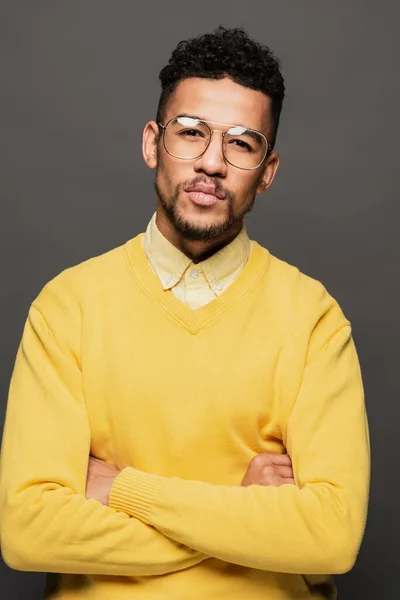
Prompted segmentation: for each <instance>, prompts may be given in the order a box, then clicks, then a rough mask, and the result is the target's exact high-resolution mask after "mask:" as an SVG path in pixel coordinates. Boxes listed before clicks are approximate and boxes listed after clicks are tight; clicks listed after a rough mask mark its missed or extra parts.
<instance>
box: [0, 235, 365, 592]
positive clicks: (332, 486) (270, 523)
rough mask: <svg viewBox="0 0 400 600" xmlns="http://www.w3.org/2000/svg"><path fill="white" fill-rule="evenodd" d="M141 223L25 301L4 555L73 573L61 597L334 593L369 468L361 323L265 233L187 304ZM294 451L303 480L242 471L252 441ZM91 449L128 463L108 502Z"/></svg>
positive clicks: (254, 449) (3, 483)
mask: <svg viewBox="0 0 400 600" xmlns="http://www.w3.org/2000/svg"><path fill="white" fill-rule="evenodd" d="M142 238H143V236H142V235H139V236H137V237H136V238H134V239H133V240H130V241H129V242H128V243H127V244H126V245H124V246H122V247H120V248H117V249H115V250H112V251H111V252H108V253H106V254H104V255H102V256H100V257H96V258H94V259H91V260H89V261H86V262H85V263H82V264H80V265H78V266H77V267H74V268H71V269H68V270H66V271H64V272H63V273H61V274H60V275H59V276H57V277H56V278H55V279H54V280H52V281H51V282H50V283H49V284H47V285H46V286H45V288H44V289H43V290H42V292H41V293H40V295H39V297H38V298H37V299H36V300H35V301H34V303H33V305H32V307H31V309H30V312H29V317H28V320H27V323H26V326H25V330H24V334H23V339H22V342H21V346H20V348H19V351H18V356H17V361H16V365H15V369H14V373H13V377H12V381H11V387H10V395H9V404H8V408H7V414H6V423H5V429H4V437H3V445H2V453H1V479H0V518H1V522H0V535H1V545H2V552H3V557H4V559H5V561H6V563H8V564H9V565H10V566H11V567H13V568H15V569H22V570H27V571H47V572H51V573H59V574H61V575H59V576H57V577H55V578H49V583H51V586H50V585H49V588H48V592H47V595H48V597H51V598H58V599H63V600H67V599H68V600H78V599H88V598H90V599H91V600H125V599H128V598H129V599H130V600H132V599H134V598H138V599H140V600H141V599H143V598H146V599H149V600H156V599H157V600H159V599H161V598H162V599H163V600H168V599H171V600H189V599H190V600H200V599H201V600H210V599H212V598H215V599H218V600H225V599H226V600H239V599H240V600H243V599H246V600H259V599H260V600H261V599H263V600H265V598H268V600H278V599H279V600H286V599H292V598H293V599H294V598H296V599H299V598H311V597H312V598H314V599H315V598H335V597H336V596H335V588H334V584H333V581H332V578H331V577H330V574H334V573H342V572H345V571H347V570H348V569H350V568H351V567H352V565H353V563H354V561H355V558H356V555H357V552H358V548H359V544H360V541H361V538H362V534H363V530H364V525H365V518H366V507H367V495H368V483H369V445H368V429H367V421H366V416H365V408H364V400H363V388H362V381H361V376H360V370H359V363H358V359H357V354H356V350H355V347H354V344H353V341H352V337H351V329H350V325H349V322H348V321H347V320H346V318H345V317H344V316H343V313H342V311H341V310H340V308H339V306H338V305H337V303H336V302H335V301H334V300H333V299H332V297H331V296H330V295H329V294H328V293H327V292H326V290H325V289H324V287H323V286H322V285H321V284H320V283H318V282H316V281H315V280H313V279H311V278H309V277H307V276H305V275H303V274H301V273H300V272H299V271H298V270H297V269H296V268H294V267H292V266H290V265H288V264H287V263H285V262H283V261H281V260H279V259H277V258H275V257H273V256H272V255H270V254H269V253H268V251H267V250H265V249H264V248H262V247H261V246H260V245H258V244H257V243H255V242H253V246H252V251H251V253H250V256H249V259H248V261H247V263H246V265H245V267H244V269H243V270H242V271H241V273H240V275H239V276H238V277H237V279H236V280H235V282H234V283H233V284H232V285H231V286H230V287H229V288H228V289H227V290H226V292H224V293H223V294H221V295H220V296H218V297H217V298H216V299H215V300H213V301H212V302H210V303H209V304H207V305H206V306H204V307H202V308H200V309H198V310H192V309H190V308H189V307H187V306H185V305H184V304H182V303H181V302H180V301H179V300H178V299H177V298H175V296H174V295H173V294H172V293H171V292H170V291H168V292H165V291H164V290H163V289H162V286H161V283H160V281H159V280H158V278H157V276H156V275H155V273H154V272H153V270H152V268H151V266H150V264H149V262H148V260H147V259H146V255H145V252H144V248H143V244H142ZM285 451H287V452H288V453H289V455H290V456H291V458H292V462H293V468H294V473H295V479H296V484H297V485H284V486H281V487H264V486H256V485H255V486H250V487H241V486H240V481H241V479H242V477H243V474H244V472H245V471H246V468H247V466H248V464H249V462H250V460H251V459H252V458H253V457H254V456H255V455H256V454H258V453H261V452H275V453H283V452H285ZM89 453H91V454H92V455H94V456H96V457H98V458H101V459H103V460H106V461H108V462H109V463H111V464H113V465H115V466H116V467H118V468H119V469H121V474H120V475H119V476H118V477H117V479H116V481H115V484H114V486H113V489H112V494H111V499H110V507H106V506H103V505H102V504H100V503H98V502H97V501H96V500H93V499H90V500H87V499H86V498H85V484H86V474H87V466H88V456H89ZM129 515H132V516H129ZM50 587H52V588H53V590H54V591H53V592H50Z"/></svg>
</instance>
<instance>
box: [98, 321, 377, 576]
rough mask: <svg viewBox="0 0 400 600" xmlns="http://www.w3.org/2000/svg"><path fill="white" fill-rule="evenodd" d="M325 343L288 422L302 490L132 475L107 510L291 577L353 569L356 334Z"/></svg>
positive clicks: (360, 475) (359, 526)
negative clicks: (125, 513)
mask: <svg viewBox="0 0 400 600" xmlns="http://www.w3.org/2000/svg"><path fill="white" fill-rule="evenodd" d="M347 323H348V322H347ZM324 342H325V343H323V344H320V347H319V348H318V351H316V352H313V353H312V356H310V358H309V360H308V362H307V364H306V366H305V369H304V374H303V379H302V384H301V387H300V390H299V393H298V395H297V398H296V401H295V403H294V406H293V408H292V409H291V413H290V416H289V418H288V422H287V439H286V447H287V451H288V454H289V455H290V456H291V458H292V463H293V469H294V473H295V479H296V484H297V485H288V484H287V485H283V486H281V487H264V486H259V485H253V486H249V487H240V486H236V487H235V486H232V487H230V486H219V485H213V484H208V483H203V482H197V481H188V480H182V479H178V478H164V477H161V476H157V475H152V474H148V473H144V472H141V471H137V470H135V469H134V468H132V467H127V468H126V469H124V470H123V471H121V473H120V474H119V475H118V477H117V478H116V480H115V482H114V485H113V488H112V491H111V496H110V506H113V507H114V508H115V509H118V510H122V511H126V512H127V513H129V514H131V515H134V516H136V517H137V518H138V519H141V520H142V521H143V522H144V523H148V524H150V525H153V526H154V527H155V528H157V529H158V530H159V531H160V532H162V533H164V534H165V535H167V536H168V537H170V538H172V539H174V540H176V541H179V542H181V543H183V544H185V545H188V546H190V547H192V548H195V549H196V550H198V551H200V552H204V553H206V554H208V555H210V556H213V557H216V558H219V559H222V560H224V561H227V562H231V563H236V564H239V565H244V566H247V567H253V568H256V569H262V570H269V571H280V572H286V573H302V574H328V573H331V574H334V573H344V572H346V571H348V570H350V569H351V568H352V566H353V564H354V562H355V560H356V557H357V553H358V550H359V546H360V543H361V539H362V536H363V532H364V527H365V521H366V513H367V500H368V489H369V436H368V427H367V418H366V413H365V407H364V394H363V385H362V379H361V373H360V369H359V362H358V358H357V353H356V350H355V346H354V343H353V339H352V336H351V329H350V326H349V325H348V324H347V325H345V326H343V327H341V328H340V329H339V331H337V332H336V333H333V334H332V335H331V336H330V338H329V339H328V340H326V339H325V340H324Z"/></svg>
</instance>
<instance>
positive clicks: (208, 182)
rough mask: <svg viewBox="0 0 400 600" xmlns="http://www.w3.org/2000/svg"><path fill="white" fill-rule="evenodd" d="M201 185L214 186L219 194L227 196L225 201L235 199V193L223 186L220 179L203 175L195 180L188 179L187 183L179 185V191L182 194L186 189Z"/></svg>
mask: <svg viewBox="0 0 400 600" xmlns="http://www.w3.org/2000/svg"><path fill="white" fill-rule="evenodd" d="M199 183H204V184H206V185H212V186H214V188H215V191H216V192H217V193H218V194H221V195H223V196H225V200H226V199H228V200H232V199H233V193H232V192H231V191H230V190H228V189H227V188H226V187H224V186H223V185H222V183H221V180H220V179H218V177H208V178H207V177H204V176H202V175H199V176H198V177H195V178H194V179H187V180H186V181H183V182H182V183H180V184H179V185H178V191H179V192H181V191H182V190H184V189H185V188H187V187H192V186H195V185H197V184H199Z"/></svg>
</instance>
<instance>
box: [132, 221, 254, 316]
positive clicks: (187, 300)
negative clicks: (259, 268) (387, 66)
mask: <svg viewBox="0 0 400 600" xmlns="http://www.w3.org/2000/svg"><path fill="white" fill-rule="evenodd" d="M143 244H144V249H145V252H146V256H147V259H148V261H149V263H150V264H151V266H152V268H153V270H154V272H155V273H156V275H157V277H158V278H159V279H160V281H161V284H162V286H163V289H164V290H172V293H173V294H174V295H175V296H176V297H177V298H178V300H180V301H181V302H183V303H184V304H186V305H188V306H189V307H190V308H193V309H197V308H200V307H202V306H205V305H206V304H208V303H209V302H211V300H214V298H216V297H217V296H219V295H220V294H222V293H223V292H224V291H225V290H226V289H227V288H228V287H229V286H230V285H231V283H233V282H234V281H235V279H236V277H237V276H238V275H239V273H240V272H241V270H242V269H243V267H244V265H245V264H246V262H247V259H248V257H249V254H250V250H251V246H252V244H251V240H250V239H249V237H248V235H247V231H246V228H245V226H244V225H243V227H242V229H241V231H240V233H239V234H238V235H237V236H236V237H235V239H234V240H232V242H230V244H227V245H226V246H224V248H221V250H218V252H216V253H215V254H213V255H212V256H210V258H207V259H206V260H203V261H201V262H199V263H197V264H194V263H193V262H192V260H191V259H190V258H189V257H187V256H186V254H184V253H183V252H181V251H180V250H178V248H176V247H175V246H174V245H173V244H171V242H169V241H168V240H167V239H166V238H165V237H164V236H163V235H162V233H161V232H160V230H159V229H158V227H157V224H156V213H154V215H153V216H152V218H151V220H150V223H149V224H148V226H147V229H146V232H145V234H144V236H143Z"/></svg>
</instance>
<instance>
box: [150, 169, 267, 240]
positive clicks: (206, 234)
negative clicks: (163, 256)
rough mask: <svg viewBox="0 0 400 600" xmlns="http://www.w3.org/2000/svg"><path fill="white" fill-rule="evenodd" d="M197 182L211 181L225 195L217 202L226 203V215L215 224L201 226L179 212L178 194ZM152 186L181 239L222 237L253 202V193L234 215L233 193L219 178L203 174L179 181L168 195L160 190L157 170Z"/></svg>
mask: <svg viewBox="0 0 400 600" xmlns="http://www.w3.org/2000/svg"><path fill="white" fill-rule="evenodd" d="M198 183H208V184H210V183H212V184H213V185H214V186H215V190H216V192H220V193H222V194H224V195H225V198H224V199H223V200H219V202H225V203H226V216H225V219H224V220H223V221H222V222H219V223H218V224H215V225H213V224H211V225H203V226H201V225H196V224H195V223H192V222H190V221H188V220H187V219H185V218H184V217H183V216H182V215H181V214H180V212H179V207H178V198H179V194H180V193H181V192H183V191H184V189H185V188H187V187H189V186H193V185H196V184H198ZM154 187H155V190H156V193H157V196H158V199H159V201H160V204H161V206H162V209H163V211H164V213H165V216H166V217H167V219H168V221H169V222H170V223H171V225H172V226H173V227H174V229H175V231H176V232H177V233H178V234H179V235H181V236H182V238H183V239H185V240H188V241H192V242H209V241H212V240H215V239H217V238H219V237H222V236H223V235H224V234H225V233H227V232H229V231H230V230H231V229H232V227H234V226H235V225H236V224H237V223H238V222H241V221H242V220H243V218H244V217H245V215H246V214H247V213H249V212H250V211H251V209H252V208H253V206H254V202H255V194H254V195H253V197H252V198H251V200H250V201H249V203H248V204H247V206H246V208H245V209H244V210H242V211H241V212H240V213H239V214H237V215H235V213H234V205H235V195H234V194H233V193H232V192H231V191H230V190H228V189H226V188H225V187H223V185H222V184H221V181H220V179H218V178H217V177H211V178H210V177H208V178H205V177H204V176H199V177H196V178H195V179H192V180H188V181H184V182H181V183H179V184H178V185H177V186H176V188H175V191H174V193H173V194H172V195H169V196H168V195H166V194H164V193H163V191H162V190H161V187H160V185H159V183H158V172H157V173H156V178H155V183H154ZM198 208H199V210H204V211H207V210H209V207H207V206H204V207H202V206H199V207H198Z"/></svg>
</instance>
